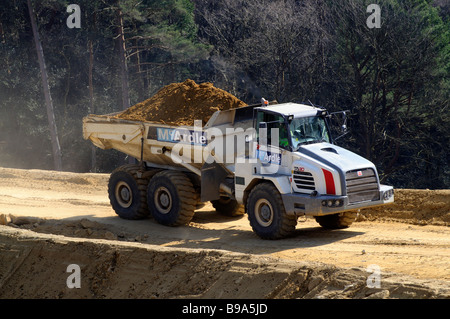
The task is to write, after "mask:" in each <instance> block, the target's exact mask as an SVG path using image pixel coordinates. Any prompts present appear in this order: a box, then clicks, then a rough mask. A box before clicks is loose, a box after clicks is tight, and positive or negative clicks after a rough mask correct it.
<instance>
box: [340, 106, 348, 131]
mask: <svg viewBox="0 0 450 319" xmlns="http://www.w3.org/2000/svg"><path fill="white" fill-rule="evenodd" d="M342 121H343V123H342V126H341V130H342V134H347V113H345V111H344V112H342Z"/></svg>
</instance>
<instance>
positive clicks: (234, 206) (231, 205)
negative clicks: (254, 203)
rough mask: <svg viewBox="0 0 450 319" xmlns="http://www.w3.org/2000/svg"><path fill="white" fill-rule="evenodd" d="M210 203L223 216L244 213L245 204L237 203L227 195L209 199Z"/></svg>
mask: <svg viewBox="0 0 450 319" xmlns="http://www.w3.org/2000/svg"><path fill="white" fill-rule="evenodd" d="M211 204H212V205H213V207H214V208H215V209H216V212H218V213H219V214H221V215H225V216H230V217H234V216H242V215H244V214H245V206H244V205H240V204H238V202H237V201H236V200H234V199H231V198H229V197H224V196H221V197H220V199H218V200H213V201H211Z"/></svg>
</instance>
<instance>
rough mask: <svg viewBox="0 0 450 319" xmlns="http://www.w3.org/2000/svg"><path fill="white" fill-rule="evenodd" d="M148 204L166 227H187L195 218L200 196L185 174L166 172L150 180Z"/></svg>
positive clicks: (156, 218)
mask: <svg viewBox="0 0 450 319" xmlns="http://www.w3.org/2000/svg"><path fill="white" fill-rule="evenodd" d="M147 203H148V207H149V208H150V211H151V213H152V215H153V218H154V219H155V220H156V221H157V222H158V223H160V224H162V225H166V226H179V225H185V224H188V223H189V222H190V221H191V219H192V217H193V216H194V212H195V209H196V206H197V203H198V194H197V192H196V191H195V189H194V186H193V185H192V182H191V181H190V179H189V178H188V177H187V176H186V175H185V174H183V173H181V172H178V171H170V170H165V171H161V172H159V173H157V174H156V175H154V176H153V177H152V179H151V180H150V183H149V184H148V189H147Z"/></svg>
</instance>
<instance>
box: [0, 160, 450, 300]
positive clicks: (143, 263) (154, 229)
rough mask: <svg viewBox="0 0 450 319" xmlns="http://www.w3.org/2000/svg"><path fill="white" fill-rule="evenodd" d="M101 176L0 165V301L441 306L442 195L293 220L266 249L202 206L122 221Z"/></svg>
mask: <svg viewBox="0 0 450 319" xmlns="http://www.w3.org/2000/svg"><path fill="white" fill-rule="evenodd" d="M108 178H109V176H108V175H106V174H75V173H65V172H62V173H61V172H53V171H41V170H17V169H6V168H0V214H3V224H6V225H5V226H0V298H17V297H28V298H80V297H81V298H185V297H187V298H193V297H195V298H405V297H406V298H450V266H449V265H450V236H449V235H450V228H449V227H448V226H449V225H450V190H440V191H429V190H422V191H420V190H397V192H396V203H395V204H394V205H391V206H389V207H383V208H377V209H372V210H362V211H361V214H360V217H359V218H358V221H357V222H355V223H354V224H353V225H352V226H351V227H350V228H348V229H344V230H334V231H329V230H325V229H322V228H321V227H319V225H318V224H317V223H316V222H315V221H314V219H300V220H299V223H298V225H297V230H296V233H295V234H294V236H293V237H291V238H287V239H283V240H276V241H267V240H262V239H260V238H259V237H257V236H256V235H255V234H254V233H253V232H252V231H251V228H250V226H249V223H248V220H247V217H246V216H243V217H238V218H230V217H224V216H221V215H218V214H217V213H215V212H214V210H213V208H212V206H211V205H206V206H205V207H203V208H202V209H200V210H198V211H197V212H196V215H195V217H194V219H193V221H192V222H191V223H190V224H189V225H188V226H182V227H176V228H171V227H165V226H162V225H159V224H157V223H156V222H155V221H154V220H153V219H145V220H140V221H129V220H123V219H120V218H119V217H117V215H116V214H115V212H114V211H113V210H112V208H111V207H110V205H109V200H108V197H107V191H106V185H107V181H108ZM1 223H2V220H0V224H1ZM73 263H74V264H79V265H80V267H81V273H82V278H83V284H82V288H81V289H68V288H67V286H66V282H65V280H66V278H67V276H68V274H67V272H66V268H67V266H68V265H69V264H73ZM371 265H376V266H377V267H379V269H380V270H381V287H375V288H373V287H370V285H369V286H368V284H367V283H368V281H367V280H368V278H369V276H370V275H371V274H372V272H373V271H370V270H369V269H370V267H372V266H371ZM368 267H369V268H368ZM372 269H373V268H372Z"/></svg>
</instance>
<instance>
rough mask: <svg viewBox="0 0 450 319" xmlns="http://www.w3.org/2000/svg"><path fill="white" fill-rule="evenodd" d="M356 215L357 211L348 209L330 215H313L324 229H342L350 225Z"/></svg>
mask: <svg viewBox="0 0 450 319" xmlns="http://www.w3.org/2000/svg"><path fill="white" fill-rule="evenodd" d="M356 217H358V212H356V211H349V212H343V213H338V214H332V215H325V216H315V217H314V218H315V219H316V221H317V222H318V223H319V225H320V226H322V227H323V228H326V229H343V228H348V227H350V225H351V224H353V222H354V221H355V220H356Z"/></svg>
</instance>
